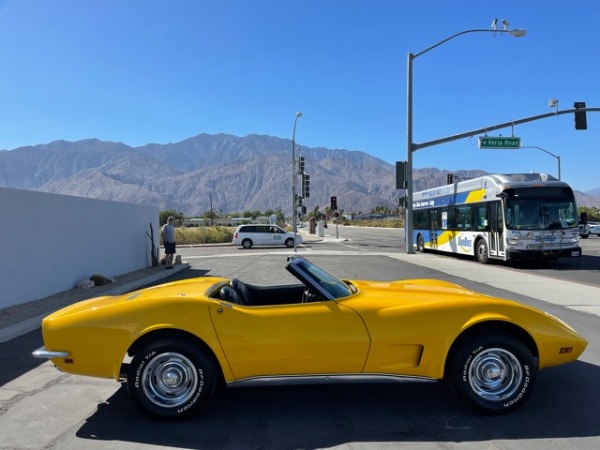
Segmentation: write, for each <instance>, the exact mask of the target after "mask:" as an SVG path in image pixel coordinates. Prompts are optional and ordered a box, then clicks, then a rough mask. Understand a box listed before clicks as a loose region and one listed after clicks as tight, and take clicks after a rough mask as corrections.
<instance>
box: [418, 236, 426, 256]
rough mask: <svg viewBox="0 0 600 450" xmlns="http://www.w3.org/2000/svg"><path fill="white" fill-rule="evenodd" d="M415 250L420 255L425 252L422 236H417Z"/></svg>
mask: <svg viewBox="0 0 600 450" xmlns="http://www.w3.org/2000/svg"><path fill="white" fill-rule="evenodd" d="M417 250H418V251H420V252H421V253H423V252H425V240H424V239H423V235H422V234H420V235H419V236H417Z"/></svg>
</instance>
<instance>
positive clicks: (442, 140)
mask: <svg viewBox="0 0 600 450" xmlns="http://www.w3.org/2000/svg"><path fill="white" fill-rule="evenodd" d="M585 112H600V108H574V109H565V110H564V111H555V112H550V113H546V114H539V115H537V116H531V117H525V118H524V119H518V120H511V121H510V122H504V123H500V124H498V125H490V126H487V127H484V128H479V129H477V130H472V131H466V132H464V133H460V134H455V135H453V136H448V137H444V138H440V139H434V140H433V141H427V142H421V143H414V144H413V145H412V151H413V152H415V151H417V150H420V149H422V148H427V147H433V146H434V145H439V144H445V143H446V142H452V141H457V140H459V139H465V138H468V137H472V136H475V135H478V134H483V133H488V132H490V131H494V130H500V129H502V128H508V127H512V126H514V125H520V124H523V123H527V122H534V121H536V120H541V119H546V118H548V117H555V116H560V115H562V114H581V113H585Z"/></svg>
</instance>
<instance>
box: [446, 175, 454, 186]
mask: <svg viewBox="0 0 600 450" xmlns="http://www.w3.org/2000/svg"><path fill="white" fill-rule="evenodd" d="M453 182H454V176H453V175H452V174H451V173H449V174H448V177H447V179H446V183H448V184H452V183H453Z"/></svg>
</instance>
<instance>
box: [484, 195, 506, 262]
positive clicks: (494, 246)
mask: <svg viewBox="0 0 600 450" xmlns="http://www.w3.org/2000/svg"><path fill="white" fill-rule="evenodd" d="M488 218H489V224H488V225H489V231H490V233H489V236H490V242H489V246H490V255H494V256H504V251H505V249H504V220H503V218H502V202H492V203H489V204H488Z"/></svg>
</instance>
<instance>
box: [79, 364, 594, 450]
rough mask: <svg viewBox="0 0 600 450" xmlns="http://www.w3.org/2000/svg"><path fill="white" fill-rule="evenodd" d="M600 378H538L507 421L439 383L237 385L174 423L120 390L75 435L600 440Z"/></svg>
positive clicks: (276, 444) (587, 370)
mask: <svg viewBox="0 0 600 450" xmlns="http://www.w3.org/2000/svg"><path fill="white" fill-rule="evenodd" d="M599 378H600V368H599V367H597V366H594V365H592V364H588V363H584V362H575V363H573V364H570V365H567V366H561V367H557V368H551V369H547V370H545V371H542V372H541V373H540V374H539V377H538V384H537V386H536V389H535V390H534V392H533V395H532V397H531V398H530V399H529V402H528V403H527V404H525V405H524V407H523V408H521V409H519V410H517V411H516V412H514V413H512V414H508V415H500V416H486V415H478V414H476V413H474V412H472V411H471V410H469V409H467V408H466V407H465V406H463V405H462V403H460V402H459V401H458V400H456V399H455V398H454V396H453V395H451V394H450V393H449V392H448V390H447V389H446V388H445V386H444V385H443V384H442V383H440V384H389V383H388V384H339V385H335V384H331V385H317V386H315V385H313V386H293V387H254V388H232V389H227V390H225V391H224V392H223V393H221V394H220V395H219V396H218V397H217V398H216V399H215V401H214V402H213V403H212V404H211V405H209V407H208V408H207V409H205V410H204V411H203V412H201V413H200V414H199V415H196V416H193V417H191V418H189V419H186V420H183V421H175V422H160V421H157V420H154V419H151V418H148V417H146V416H144V415H143V414H142V413H140V412H138V410H137V409H135V407H134V406H133V404H132V403H131V402H130V400H129V398H128V397H127V393H126V386H122V387H121V389H119V390H118V391H117V392H116V393H115V395H113V396H112V397H111V398H109V399H108V400H107V402H106V403H104V404H101V405H99V407H98V410H97V411H96V413H95V414H93V415H92V416H91V417H90V418H89V419H88V420H87V421H86V423H85V425H84V426H82V427H81V428H80V429H79V430H78V431H77V437H78V438H80V439H90V440H95V441H98V440H101V441H106V442H111V443H114V442H120V441H121V442H127V443H135V444H151V445H161V446H167V447H178V448H196V449H205V448H206V449H214V448H236V449H246V448H248V449H250V448H252V449H262V448H278V449H290V450H291V449H296V448H328V447H333V446H337V445H343V444H348V443H351V442H361V443H363V444H364V443H369V442H372V443H382V442H394V443H411V442H419V443H423V442H435V443H439V442H481V441H489V440H528V439H531V440H534V439H553V440H556V439H571V438H578V437H596V436H599V435H600V417H599V416H598V414H597V411H598V408H599V407H600V391H598V390H597V389H596V388H595V386H596V385H597V380H598V379H599ZM111 445H113V444H111ZM556 445H559V446H560V444H559V443H557V444H556Z"/></svg>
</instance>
